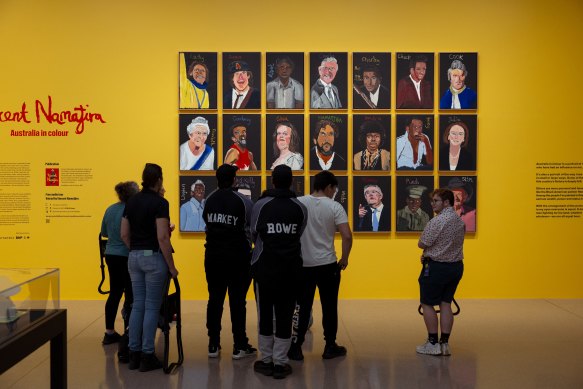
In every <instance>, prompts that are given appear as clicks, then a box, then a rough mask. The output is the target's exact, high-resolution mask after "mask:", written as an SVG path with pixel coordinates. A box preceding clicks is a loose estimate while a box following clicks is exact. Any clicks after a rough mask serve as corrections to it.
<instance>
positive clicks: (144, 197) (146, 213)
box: [123, 189, 170, 251]
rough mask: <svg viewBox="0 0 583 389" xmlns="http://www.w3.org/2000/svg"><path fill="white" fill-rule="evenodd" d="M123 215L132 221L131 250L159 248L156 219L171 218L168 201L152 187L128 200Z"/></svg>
mask: <svg viewBox="0 0 583 389" xmlns="http://www.w3.org/2000/svg"><path fill="white" fill-rule="evenodd" d="M123 217H125V218H127V219H128V221H129V222H130V250H155V251H156V250H158V249H159V248H160V246H159V245H158V233H157V229H156V219H162V218H165V219H168V220H170V211H169V205H168V201H167V200H166V199H165V198H163V197H162V196H160V195H159V194H158V193H156V192H154V191H152V190H150V189H142V191H141V192H139V193H138V194H136V195H135V196H132V197H130V199H129V200H128V202H127V204H126V207H125V210H124V213H123Z"/></svg>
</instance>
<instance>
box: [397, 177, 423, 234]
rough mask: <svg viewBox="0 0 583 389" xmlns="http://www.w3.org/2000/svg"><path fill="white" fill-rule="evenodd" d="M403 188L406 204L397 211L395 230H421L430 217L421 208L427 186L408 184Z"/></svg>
mask: <svg viewBox="0 0 583 389" xmlns="http://www.w3.org/2000/svg"><path fill="white" fill-rule="evenodd" d="M405 190H406V191H407V200H406V202H407V205H405V206H404V207H403V208H401V209H399V210H398V211H397V231H423V229H424V228H425V225H426V224H427V222H428V221H429V219H430V218H429V215H428V214H427V212H425V211H424V210H422V209H421V204H422V203H423V194H424V193H425V192H426V191H427V187H426V186H423V185H409V186H408V187H407V188H406V189H405Z"/></svg>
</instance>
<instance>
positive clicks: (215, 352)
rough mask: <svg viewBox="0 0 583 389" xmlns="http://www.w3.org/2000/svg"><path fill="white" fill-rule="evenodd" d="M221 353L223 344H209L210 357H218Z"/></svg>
mask: <svg viewBox="0 0 583 389" xmlns="http://www.w3.org/2000/svg"><path fill="white" fill-rule="evenodd" d="M220 353H221V346H220V345H218V346H217V345H215V344H209V358H218V356H219V354H220Z"/></svg>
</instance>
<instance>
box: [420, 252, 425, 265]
mask: <svg viewBox="0 0 583 389" xmlns="http://www.w3.org/2000/svg"><path fill="white" fill-rule="evenodd" d="M424 260H425V258H423V254H421V264H422V265H423V261H424Z"/></svg>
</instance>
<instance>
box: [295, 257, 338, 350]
mask: <svg viewBox="0 0 583 389" xmlns="http://www.w3.org/2000/svg"><path fill="white" fill-rule="evenodd" d="M316 286H317V287H318V291H319V292H320V303H321V304H322V327H323V328H324V340H325V341H326V343H327V344H328V343H334V342H336V333H337V332H338V290H339V288H340V268H339V267H338V264H337V263H336V262H335V263H331V264H329V265H323V266H314V267H304V268H302V273H301V277H300V282H299V289H298V292H297V304H298V307H299V320H298V325H297V329H296V328H294V330H295V331H294V332H295V336H294V337H292V341H293V342H294V343H297V344H299V345H300V346H301V345H302V344H303V343H304V339H305V337H306V331H307V330H308V324H309V321H310V314H311V312H312V305H313V304H314V295H315V294H316Z"/></svg>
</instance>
